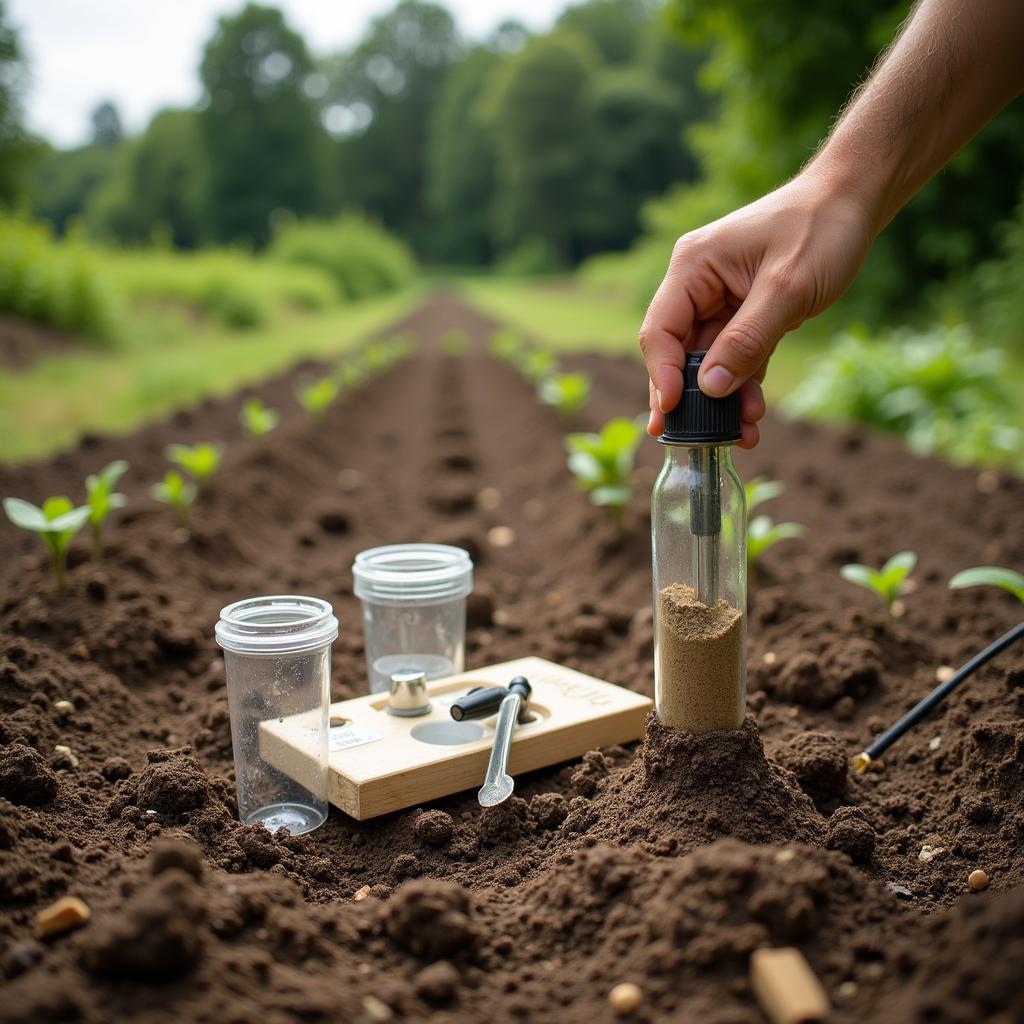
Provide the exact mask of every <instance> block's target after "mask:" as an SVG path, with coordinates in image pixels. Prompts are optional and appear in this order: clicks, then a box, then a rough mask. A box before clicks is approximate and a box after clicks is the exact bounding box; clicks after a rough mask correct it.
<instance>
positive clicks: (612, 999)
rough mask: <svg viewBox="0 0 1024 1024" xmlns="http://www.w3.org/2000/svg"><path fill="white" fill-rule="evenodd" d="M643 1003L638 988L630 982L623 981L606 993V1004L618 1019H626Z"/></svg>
mask: <svg viewBox="0 0 1024 1024" xmlns="http://www.w3.org/2000/svg"><path fill="white" fill-rule="evenodd" d="M643 1001H644V994H643V992H642V991H641V990H640V986H639V985H636V984H634V983H633V982H632V981H623V982H621V983H620V984H618V985H616V986H615V988H613V989H612V990H611V992H609V993H608V1002H609V1003H610V1004H611V1008H612V1009H613V1010H614V1011H615V1013H616V1014H617V1015H618V1016H619V1017H628V1016H629V1015H630V1014H631V1013H634V1012H635V1011H636V1010H637V1009H638V1008H639V1006H640V1004H641V1003H642V1002H643Z"/></svg>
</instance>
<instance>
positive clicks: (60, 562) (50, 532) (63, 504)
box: [4, 495, 90, 590]
mask: <svg viewBox="0 0 1024 1024" xmlns="http://www.w3.org/2000/svg"><path fill="white" fill-rule="evenodd" d="M89 511H90V510H89V506H88V505H81V506H79V507H78V508H76V507H75V506H74V504H73V503H72V501H71V499H70V498H66V497H64V496H63V495H60V496H58V497H53V498H47V499H46V501H44V502H43V506H42V508H37V507H36V506H35V505H33V504H32V503H31V502H28V501H24V500H23V499H22V498H4V512H6V513H7V518H8V519H10V521H11V522H12V523H14V525H15V526H19V527H21V528H22V529H23V530H31V531H32V532H33V533H38V534H39V536H40V537H42V539H43V543H44V544H46V547H47V550H48V551H49V552H50V560H51V562H52V563H53V572H54V575H55V576H56V577H57V586H58V588H59V589H61V590H63V589H64V568H65V566H66V565H67V557H68V547H69V546H70V545H71V541H72V540H74V538H75V535H76V534H77V533H78V531H79V530H81V529H82V527H83V526H85V524H86V522H88V520H89Z"/></svg>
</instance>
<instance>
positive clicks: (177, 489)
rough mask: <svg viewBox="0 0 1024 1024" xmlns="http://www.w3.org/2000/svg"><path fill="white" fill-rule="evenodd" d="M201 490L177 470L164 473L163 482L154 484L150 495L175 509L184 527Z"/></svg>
mask: <svg viewBox="0 0 1024 1024" xmlns="http://www.w3.org/2000/svg"><path fill="white" fill-rule="evenodd" d="M198 493H199V489H198V488H197V487H196V485H195V484H194V483H192V481H191V480H186V479H185V477H183V476H182V475H181V474H180V473H179V472H178V471H177V470H176V469H169V470H167V472H166V473H164V478H163V480H161V481H160V483H158V484H153V486H152V488H151V489H150V494H152V495H153V497H154V498H156V500H157V501H162V502H163V503H164V504H165V505H170V506H171V508H173V509H174V513H175V515H176V516H177V517H178V522H179V523H181V525H182V526H184V525H185V522H186V521H187V519H188V510H189V508H190V507H191V505H192V503H193V502H194V501H195V500H196V495H197V494H198Z"/></svg>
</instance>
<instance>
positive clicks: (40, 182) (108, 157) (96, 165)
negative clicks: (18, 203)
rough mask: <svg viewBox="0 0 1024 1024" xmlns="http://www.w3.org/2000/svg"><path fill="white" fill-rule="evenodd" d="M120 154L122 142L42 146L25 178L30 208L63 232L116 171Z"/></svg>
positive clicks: (119, 165) (122, 155)
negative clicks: (34, 163)
mask: <svg viewBox="0 0 1024 1024" xmlns="http://www.w3.org/2000/svg"><path fill="white" fill-rule="evenodd" d="M123 157H124V153H123V147H121V146H110V147H107V146H95V145H89V146H80V147H79V148H77V149H68V150H57V149H52V148H50V147H49V146H46V147H44V148H43V150H42V152H41V155H40V159H39V162H38V163H37V164H36V165H35V167H33V169H32V175H31V177H30V178H29V180H28V194H29V196H30V198H31V202H32V209H33V212H34V213H35V214H36V216H38V217H39V218H40V219H42V220H46V221H49V222H50V223H51V224H52V225H53V226H54V229H55V230H56V231H57V232H58V233H63V232H64V231H66V230H67V228H68V226H69V221H71V220H72V219H74V218H76V217H80V216H82V215H83V214H84V213H85V211H86V209H87V208H88V206H89V204H90V202H91V201H92V199H93V197H94V196H95V195H96V194H97V193H98V192H99V191H100V190H101V189H102V188H103V187H104V186H106V184H107V182H109V181H110V180H111V179H113V178H114V177H115V176H117V175H118V173H119V171H120V168H121V163H122V160H123Z"/></svg>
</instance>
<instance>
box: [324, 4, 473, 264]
mask: <svg viewBox="0 0 1024 1024" xmlns="http://www.w3.org/2000/svg"><path fill="white" fill-rule="evenodd" d="M459 53H460V48H459V43H458V37H457V35H456V31H455V23H454V21H453V20H452V16H451V15H450V14H449V13H448V11H447V10H445V9H444V8H443V7H440V6H438V5H437V4H433V3H425V2H422V0H402V2H400V3H399V4H398V5H397V6H396V7H395V8H394V10H392V11H391V12H390V13H388V14H386V15H384V16H383V17H380V18H377V19H376V20H374V21H373V23H372V24H371V25H370V28H369V30H368V32H367V34H366V36H365V38H364V39H363V40H362V42H360V44H359V45H358V46H357V47H356V49H355V50H354V51H353V52H352V53H350V54H347V55H343V56H341V57H338V58H335V59H334V60H332V61H329V62H327V64H325V66H324V70H325V72H326V74H327V76H328V78H329V80H330V88H329V91H328V94H327V97H326V98H325V101H324V102H325V109H324V123H325V125H326V126H327V129H328V131H329V132H331V133H332V134H333V135H334V136H335V137H336V138H337V139H338V143H337V147H336V153H337V168H338V170H337V172H336V174H337V180H338V181H340V182H341V186H342V190H343V191H342V194H341V196H340V197H339V198H340V199H341V200H342V201H343V203H344V204H345V205H354V206H358V207H360V208H361V209H363V210H365V211H366V212H368V213H370V214H372V215H373V216H374V217H375V218H376V219H378V220H380V221H381V222H382V223H383V224H384V225H385V227H388V228H390V229H391V230H392V231H396V232H398V233H399V234H402V235H404V236H405V237H406V238H408V239H409V240H410V241H411V242H412V243H413V245H414V246H415V247H416V248H418V249H420V250H422V249H423V248H424V245H425V242H426V241H427V234H428V225H429V211H428V205H427V195H426V148H427V131H428V124H429V121H430V112H431V110H432V109H433V107H434V104H435V102H436V100H437V97H438V95H439V93H440V90H441V87H442V85H443V84H444V81H445V78H446V77H447V75H448V72H449V70H450V69H451V67H452V66H453V64H454V62H455V61H456V59H457V57H458V56H459Z"/></svg>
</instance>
